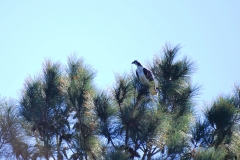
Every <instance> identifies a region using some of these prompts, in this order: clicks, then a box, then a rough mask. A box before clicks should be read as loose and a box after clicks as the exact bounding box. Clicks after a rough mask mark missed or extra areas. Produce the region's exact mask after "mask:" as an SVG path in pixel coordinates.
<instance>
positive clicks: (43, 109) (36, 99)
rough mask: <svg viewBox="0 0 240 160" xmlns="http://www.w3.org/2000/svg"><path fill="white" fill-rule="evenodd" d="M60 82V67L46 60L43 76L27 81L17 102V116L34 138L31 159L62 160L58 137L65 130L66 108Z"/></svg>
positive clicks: (62, 86)
mask: <svg viewBox="0 0 240 160" xmlns="http://www.w3.org/2000/svg"><path fill="white" fill-rule="evenodd" d="M63 102H64V81H63V78H62V69H61V65H60V63H53V62H52V61H50V60H47V61H45V63H44V64H43V72H42V74H41V75H39V76H38V77H36V78H34V79H33V78H31V77H29V78H28V79H26V81H25V86H24V89H23V92H22V96H21V100H20V106H21V108H20V113H21V115H22V116H23V117H24V118H25V119H26V120H27V121H28V122H29V123H31V124H32V131H33V132H34V133H35V135H36V141H37V142H38V144H36V145H35V147H36V149H37V150H38V151H36V153H35V154H34V155H33V157H32V158H33V159H36V158H37V157H41V156H44V157H45V158H46V159H49V157H55V156H54V155H55V153H56V152H57V153H56V154H57V157H58V158H59V159H62V158H61V157H62V155H61V153H60V148H59V147H60V144H59V142H60V136H61V134H63V132H64V130H66V128H69V124H68V121H67V118H68V117H67V112H68V108H67V107H66V105H64V103H63Z"/></svg>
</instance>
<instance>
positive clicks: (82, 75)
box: [67, 56, 101, 160]
mask: <svg viewBox="0 0 240 160" xmlns="http://www.w3.org/2000/svg"><path fill="white" fill-rule="evenodd" d="M94 75H95V73H94V72H93V71H92V69H91V67H90V66H88V65H85V64H84V61H83V59H77V58H76V57H75V56H71V57H69V59H68V68H67V80H68V88H67V95H68V97H67V105H68V106H69V107H71V110H72V111H73V112H74V113H75V115H74V117H73V119H76V123H75V124H74V126H73V131H74V132H73V136H72V141H71V144H70V145H71V149H72V150H73V152H74V153H73V154H72V156H71V157H70V158H73V159H77V158H79V159H84V158H85V159H94V160H96V159H97V158H98V156H99V154H100V153H101V151H100V143H99V139H98V137H97V136H96V130H97V121H96V116H95V114H94V112H93V109H94V102H93V97H94V86H93V78H94Z"/></svg>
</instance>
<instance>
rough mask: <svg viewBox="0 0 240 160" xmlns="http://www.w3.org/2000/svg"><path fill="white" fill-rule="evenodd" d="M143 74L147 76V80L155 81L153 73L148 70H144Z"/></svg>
mask: <svg viewBox="0 0 240 160" xmlns="http://www.w3.org/2000/svg"><path fill="white" fill-rule="evenodd" d="M143 73H144V74H145V75H146V78H147V79H148V80H149V81H153V80H154V78H153V75H152V72H151V71H149V70H147V69H146V68H143Z"/></svg>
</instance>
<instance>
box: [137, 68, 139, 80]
mask: <svg viewBox="0 0 240 160" xmlns="http://www.w3.org/2000/svg"><path fill="white" fill-rule="evenodd" d="M136 75H137V78H138V80H139V75H138V72H137V70H136Z"/></svg>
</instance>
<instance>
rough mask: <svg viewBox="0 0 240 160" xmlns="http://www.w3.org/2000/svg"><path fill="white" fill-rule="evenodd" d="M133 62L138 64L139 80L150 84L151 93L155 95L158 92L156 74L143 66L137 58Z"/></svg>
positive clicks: (144, 83)
mask: <svg viewBox="0 0 240 160" xmlns="http://www.w3.org/2000/svg"><path fill="white" fill-rule="evenodd" d="M132 64H135V65H136V66H137V69H136V75H137V78H138V80H139V81H140V82H141V83H142V84H143V85H149V89H150V92H151V94H153V95H155V94H157V90H156V86H155V81H154V76H153V74H152V72H151V71H150V70H148V69H147V68H145V67H143V66H142V64H141V63H140V62H138V61H137V60H135V61H133V62H132Z"/></svg>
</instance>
